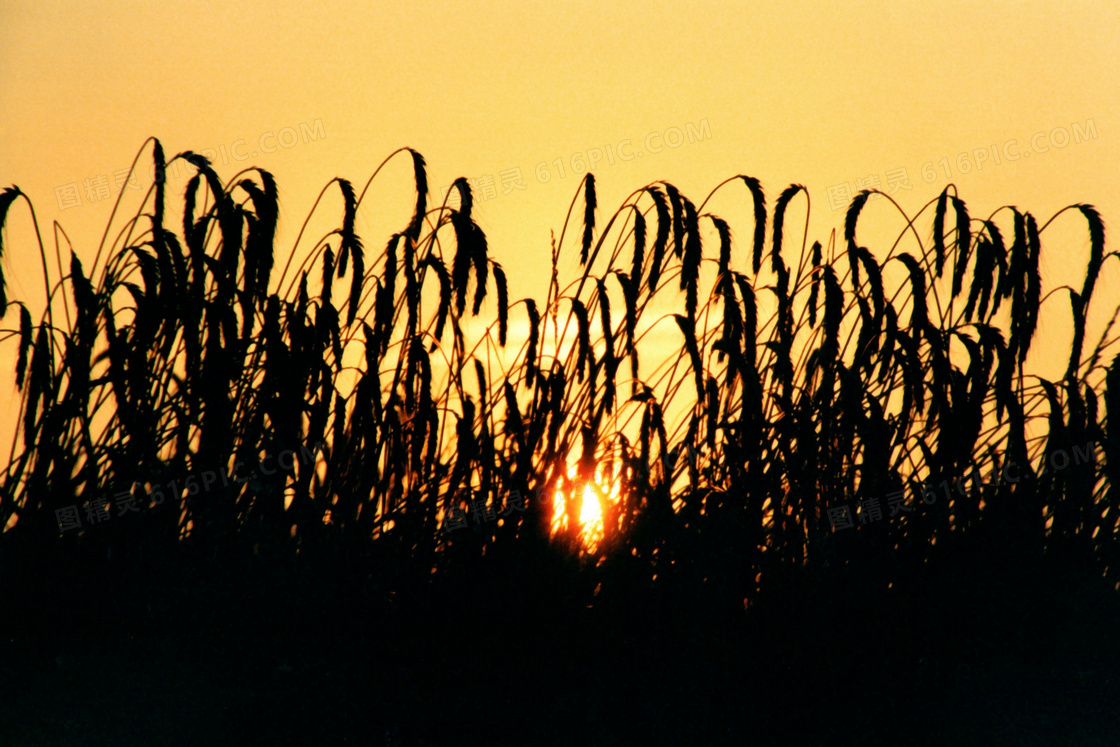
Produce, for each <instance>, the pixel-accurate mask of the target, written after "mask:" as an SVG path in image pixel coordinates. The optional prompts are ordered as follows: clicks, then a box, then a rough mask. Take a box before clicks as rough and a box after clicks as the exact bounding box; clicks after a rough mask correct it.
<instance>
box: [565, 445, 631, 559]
mask: <svg viewBox="0 0 1120 747" xmlns="http://www.w3.org/2000/svg"><path fill="white" fill-rule="evenodd" d="M615 473H616V469H608V468H607V467H605V466H604V464H602V463H600V464H599V465H597V466H596V468H595V474H594V477H593V481H592V482H590V483H586V484H584V485H583V486H582V489H581V486H580V485H579V483H578V475H579V464H578V463H577V462H569V464H568V467H567V470H566V473H565V478H566V479H564V480H562V481H561V483H560V486H559V487H558V488H557V490H556V492H555V494H554V495H553V509H552V523H551V527H552V535H553V536H554V537H555V536H556V535H557V534H561V533H564V532H566V531H567V530H568V503H567V502H568V500H574V499H575V498H576V497H577V496H578V499H579V507H578V511H579V531H578V537H579V541H580V544H581V546H582V548H583V550H585V551H586V552H589V553H592V552H595V550H596V549H598V547H599V543H600V542H602V540H603V536H604V524H603V508H604V505H603V504H604V503H607V504H609V505H617V504H618V502H619V496H620V495H621V490H620V479H619V476H618V475H617V474H615Z"/></svg>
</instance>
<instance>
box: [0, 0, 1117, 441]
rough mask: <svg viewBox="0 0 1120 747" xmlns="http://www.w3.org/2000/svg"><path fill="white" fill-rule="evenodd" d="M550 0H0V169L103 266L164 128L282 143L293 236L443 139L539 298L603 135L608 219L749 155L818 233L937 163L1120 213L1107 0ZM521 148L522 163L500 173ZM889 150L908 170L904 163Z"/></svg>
mask: <svg viewBox="0 0 1120 747" xmlns="http://www.w3.org/2000/svg"><path fill="white" fill-rule="evenodd" d="M556 5H557V4H555V3H543V2H529V3H526V2H516V3H514V2H501V3H493V2H471V3H448V2H439V3H435V2H426V1H420V2H408V3H400V4H395V5H389V4H386V3H373V4H370V3H346V2H317V3H306V2H303V3H298V4H297V3H291V2H269V3H255V2H242V3H238V4H236V5H230V6H224V5H223V6H221V7H217V6H215V7H210V4H209V3H201V2H197V1H196V2H191V3H170V2H159V3H151V2H149V3H138V2H117V3H111V4H110V3H69V2H45V1H30V2H24V1H11V0H9V1H8V2H5V3H3V4H0V81H2V82H0V186H8V185H12V184H15V185H18V186H19V187H20V188H21V189H22V190H23V191H24V192H26V193H27V194H29V195H30V196H31V197H32V200H33V201H34V204H35V206H36V210H37V211H38V217H39V222H40V226H41V228H42V230H43V233H44V239H45V240H47V241H48V242H50V241H52V238H51V236H52V234H51V229H50V226H51V224H52V222H53V221H55V220H58V221H59V222H60V223H61V224H62V226H63V227H64V228H65V230H66V232H67V233H68V235H69V236H70V237H71V239H72V240H73V242H74V245H75V250H76V251H77V253H78V256H79V257H80V258H82V259H83V261H85V262H86V263H87V266H88V264H89V262H91V261H92V258H93V255H94V253H95V252H96V247H97V244H98V242H99V241H100V239H101V235H102V233H103V231H104V230H105V226H106V224H107V222H108V220H109V215H110V211H111V208H112V203H113V201H114V199H115V198H116V193H117V188H116V186H117V185H116V174H115V172H117V171H119V170H122V169H126V168H127V167H128V165H129V164H130V162H131V160H132V158H133V156H134V155H135V153H136V151H137V149H138V148H139V147H140V146H141V144H142V143H143V142H144V140H145V139H146V138H147V137H149V136H151V135H155V136H157V137H159V138H160V139H161V140H162V141H163V143H164V147H165V149H166V151H167V152H168V154H169V155H170V154H173V153H178V152H180V151H183V150H188V149H193V150H195V151H199V152H203V151H205V150H206V149H213V151H214V155H215V157H214V159H213V160H214V161H215V163H216V165H217V167H218V171H219V173H220V174H221V175H222V176H223V177H226V178H228V177H230V176H232V175H233V174H234V173H235V172H236V171H237V170H240V169H241V168H243V167H245V166H247V165H257V166H260V167H262V168H265V169H267V170H269V171H271V172H272V173H273V174H274V175H275V176H276V177H277V180H278V182H279V185H280V189H281V210H282V213H281V227H280V232H279V236H278V246H279V247H280V248H286V247H288V246H290V244H291V242H292V240H293V239H294V237H295V233H296V231H298V228H299V225H300V223H301V222H302V220H303V218H304V217H305V216H306V214H307V212H308V211H309V209H310V207H311V204H312V202H313V201H314V199H315V196H316V195H317V194H318V192H319V190H320V189H321V188H322V186H323V185H324V184H325V183H326V182H327V181H329V180H330V179H331V178H332V177H334V176H342V177H346V178H348V179H350V180H351V181H353V182H355V183H364V182H365V180H366V179H367V178H368V176H369V175H370V174H371V172H372V171H373V169H374V168H375V167H376V166H377V164H378V163H380V161H381V160H382V159H383V158H384V157H385V156H387V155H388V154H389V153H390V152H392V151H393V150H395V149H396V148H399V147H401V146H405V145H409V146H412V147H414V148H416V149H417V150H419V151H420V152H421V153H423V154H424V156H425V157H426V158H427V160H428V163H429V166H430V180H431V183H432V187H433V189H436V188H439V187H445V186H446V185H448V184H450V182H451V181H452V180H453V179H454V178H455V177H457V176H466V177H469V178H472V179H479V180H480V181H478V182H476V183H475V186H476V191H477V192H478V196H477V197H476V203H475V215H476V219H477V220H478V222H479V223H480V225H481V226H482V228H483V229H484V230H485V231H486V233H487V235H488V237H489V241H490V246H491V248H492V252H493V256H494V257H495V258H496V259H498V260H499V261H500V262H502V263H503V265H504V266H505V267H506V269H507V272H508V273H509V276H510V285H511V288H510V295H511V298H513V299H516V298H520V297H523V296H528V295H532V296H536V297H538V298H542V299H543V297H544V295H545V291H546V286H547V279H548V235H549V229H550V228H556V229H559V227H560V224H561V223H562V221H563V218H564V214H565V212H566V210H567V208H568V204H569V202H570V201H571V199H572V196H573V194H574V193H575V191H576V188H577V186H578V184H579V180H580V177H581V174H578V173H573V172H574V171H577V170H578V169H579V168H580V164H581V163H583V162H586V161H588V160H590V159H592V158H595V155H596V149H598V151H599V152H601V154H602V155H601V157H600V160H599V161H598V163H597V165H596V168H595V174H596V178H597V181H598V186H599V204H600V206H601V208H602V213H603V218H604V220H605V218H606V217H607V216H609V214H610V213H611V212H613V211H614V209H615V208H616V207H617V206H618V205H619V204H620V202H621V201H622V200H623V199H624V198H625V197H626V195H628V194H630V193H631V192H632V191H633V190H635V189H637V188H639V187H641V186H642V185H644V184H646V183H648V182H651V181H654V180H658V179H665V180H668V181H671V182H673V183H674V184H676V185H677V186H679V187H680V188H681V190H682V191H683V192H684V193H685V194H686V195H689V196H690V197H692V198H693V199H694V201H696V202H697V203H698V202H699V201H700V200H702V199H703V197H704V196H705V195H706V194H707V193H708V191H709V190H710V189H712V188H713V187H715V185H716V184H718V183H719V182H720V181H722V180H723V179H725V178H727V177H730V176H733V175H735V174H737V173H745V174H749V175H753V176H756V177H758V178H759V179H761V181H762V183H763V185H764V187H765V188H766V191H767V194H768V197H769V203H770V204H771V205H772V204H773V200H774V198H776V196H777V194H778V192H779V191H780V190H781V189H782V188H784V187H785V186H786V185H787V184H789V183H791V182H799V183H802V184H805V185H806V186H807V187H808V188H809V191H810V193H811V195H812V199H813V214H812V219H811V224H810V241H812V240H813V239H814V238H817V239H820V240H822V241H824V240H826V239H827V235H828V231H829V230H831V229H832V228H833V227H835V226H839V225H840V224H841V222H842V219H843V210H842V209H834V208H836V207H837V206H838V205H840V204H845V203H846V201H844V200H841V202H840V203H833V202H831V200H834V199H837V198H838V197H842V196H843V195H844V189H845V186H844V185H846V188H847V189H849V190H851V191H852V192H853V193H854V192H855V191H856V190H858V189H859V188H860V187H861V186H874V185H875V180H878V186H880V187H881V188H882V189H884V190H888V189H889V188H891V187H893V188H894V190H895V194H894V196H895V199H897V200H898V201H899V202H900V203H901V204H902V205H903V206H904V208H906V209H907V210H908V211H909V212H911V213H914V212H917V211H918V210H919V209H920V208H921V206H922V205H923V204H924V203H925V202H926V201H928V200H929V199H931V198H933V197H935V196H936V195H937V194H938V193H939V192H940V191H941V190H942V189H943V188H944V186H945V185H946V183H948V181H949V180H950V179H949V178H947V176H946V169H948V170H949V174H950V175H951V180H952V181H954V182H955V183H956V184H957V185H958V187H959V189H960V193H961V196H962V197H963V198H964V199H965V201H966V202H967V203H968V205H969V208H970V210H971V212H972V213H973V215H974V216H986V215H987V214H988V213H990V212H992V211H993V210H995V209H996V208H998V207H999V206H1001V205H1004V204H1015V205H1018V206H1019V207H1021V208H1023V209H1028V210H1031V211H1032V212H1033V213H1035V214H1036V215H1039V216H1042V217H1043V218H1044V219H1045V218H1048V217H1049V216H1050V215H1051V214H1052V213H1054V212H1055V211H1056V210H1058V209H1059V208H1061V207H1063V206H1065V205H1067V204H1070V203H1074V202H1090V203H1093V204H1095V205H1097V206H1098V207H1099V208H1100V210H1101V212H1102V214H1103V215H1104V218H1105V221H1106V224H1108V226H1109V227H1110V228H1111V226H1112V224H1113V221H1114V220H1115V219H1116V217H1117V216H1120V190H1118V187H1120V168H1118V167H1120V137H1118V135H1117V133H1118V132H1120V96H1117V93H1118V91H1117V82H1116V81H1117V80H1118V78H1117V75H1116V73H1117V72H1118V71H1117V61H1118V60H1120V55H1118V54H1117V52H1118V51H1120V50H1118V48H1117V41H1116V40H1117V39H1120V6H1118V5H1117V4H1115V3H1112V2H1093V3H1087V2H1080V3H1064V4H1062V6H1063V7H1059V6H1058V5H1057V4H1051V3H1024V2H1016V3H1008V4H1002V5H1000V6H999V7H989V6H988V5H987V4H985V3H979V2H976V3H960V2H942V3H937V4H933V3H923V4H917V3H897V2H895V3H887V2H863V3H849V2H845V3H839V2H815V3H805V2H785V3H774V4H765V5H763V4H757V5H750V4H737V3H726V2H718V3H717V2H697V3H689V4H687V5H686V4H677V5H669V4H666V3H658V2H650V1H648V0H647V1H645V2H641V3H632V2H615V3H610V4H600V3H588V2H570V3H566V4H563V5H562V7H556ZM689 134H691V135H692V136H693V137H692V142H689V137H688V136H689ZM678 138H680V139H679V140H678ZM627 141H628V145H626V146H625V147H624V148H623V149H622V151H623V153H619V152H618V151H619V145H620V144H621V143H624V142H627ZM674 143H676V144H677V145H676V147H671V146H673V145H674ZM608 146H609V149H610V151H611V157H609V158H608V156H607V150H608ZM639 153H640V155H639ZM997 154H998V158H999V162H998V163H997V162H996V158H997ZM623 155H629V156H630V158H629V159H628V160H624V158H623ZM1012 156H1017V158H1012ZM242 158H243V159H245V160H241V159H242ZM942 159H944V160H942ZM978 160H979V161H981V162H980V164H979V167H977V161H978ZM403 165H404V162H403V161H402V163H401V164H398V166H402V167H403ZM923 166H926V168H925V169H923ZM969 167H971V168H969ZM145 168H146V167H145ZM966 168H968V169H969V171H968V173H967V174H964V173H961V172H962V171H963V170H965V169H966ZM518 169H519V170H520V176H521V180H522V184H523V186H524V189H516V188H514V186H513V184H512V183H508V180H509V179H510V178H511V177H515V176H516V175H517V171H516V170H518ZM561 170H563V171H561ZM900 170H905V172H904V175H905V177H906V178H907V179H908V180H909V184H910V187H911V188H910V189H905V188H903V187H902V186H901V185H899V184H897V183H895V182H896V180H897V179H898V178H899V177H901V176H903V172H902V171H900ZM407 173H408V170H407V169H406V168H398V169H396V170H391V173H390V174H389V175H388V179H387V181H386V182H385V184H383V185H380V189H379V190H378V191H377V192H375V194H377V195H378V196H379V199H381V200H382V201H383V202H380V203H376V205H377V206H376V207H375V208H374V209H373V210H372V211H371V213H369V214H367V217H366V218H365V220H367V221H368V222H367V224H366V226H365V230H366V232H367V234H377V233H378V232H379V231H380V230H382V229H383V228H385V227H386V226H387V227H388V229H389V230H393V229H395V228H399V227H401V226H403V224H404V223H405V222H406V221H407V219H408V207H407V201H408V200H410V199H411V198H410V197H409V196H408V195H407V189H408V187H407V186H406V185H405V183H404V181H403V180H402V177H403V176H404V175H407ZM546 176H547V181H544V180H545V177H546ZM102 177H103V178H104V182H102V183H101V184H102V186H100V187H99V186H98V182H100V180H101V178H102ZM487 177H489V178H491V179H492V180H493V193H492V195H490V194H487V192H488V188H487V187H486V178H487ZM503 179H505V180H506V181H507V183H505V184H503ZM394 180H395V181H394ZM857 180H864V181H857ZM68 185H69V188H68ZM144 186H145V188H146V186H147V183H145V184H144ZM503 187H504V189H503ZM99 190H100V192H99ZM504 191H508V193H503V192H504ZM106 192H108V195H109V196H108V197H107V196H106ZM126 194H128V196H130V197H132V196H134V195H135V194H139V193H138V192H137V193H128V192H127V191H126ZM394 195H396V196H397V197H398V198H399V197H400V196H402V195H403V196H404V199H405V203H404V204H403V206H402V205H401V204H399V203H400V200H399V199H397V200H395V201H394V200H393V199H392V198H393V196H394ZM441 196H442V195H439V196H437V199H438V197H441ZM75 197H77V198H78V199H79V200H80V204H76V203H75ZM739 197H743V195H741V194H740V195H738V197H736V198H735V199H727V200H723V201H721V202H720V203H719V208H718V209H717V212H719V211H720V210H722V209H724V208H725V207H726V209H727V210H729V211H732V212H731V213H730V214H728V215H726V216H725V217H727V218H728V219H729V220H730V221H731V223H732V229H733V231H735V230H736V229H738V230H737V232H736V236H745V235H749V234H748V230H749V222H745V219H746V217H747V216H748V215H749V213H748V212H747V208H746V202H745V197H744V198H743V200H742V201H741V204H740V203H737V202H736V199H739ZM130 204H132V203H130ZM330 209H331V210H337V209H338V208H337V206H332V207H331V208H330ZM875 210H876V208H874V207H869V208H868V211H867V212H866V214H865V218H864V219H865V220H867V221H870V222H872V223H873V222H875V221H876V217H875V216H876V215H879V216H880V220H885V221H887V223H886V224H887V225H889V227H890V230H889V233H891V234H892V235H893V234H897V233H898V230H899V226H897V225H896V223H891V222H890V221H894V220H895V219H894V218H883V217H882V216H889V213H888V212H886V211H885V210H884V211H883V212H881V213H878V214H877V213H876V212H875ZM734 211H741V212H738V213H735V212H734ZM16 212H17V213H18V214H17V215H15V216H14V217H13V218H10V224H11V225H10V228H9V229H8V230H7V236H6V242H5V257H4V258H3V262H4V268H5V272H6V273H7V276H8V285H9V295H10V296H13V297H15V298H18V299H20V300H25V299H26V300H29V301H31V302H32V303H33V305H34V304H35V303H38V304H40V306H41V303H42V300H41V299H42V291H41V280H40V279H39V274H38V272H39V271H38V256H37V251H36V249H35V246H34V245H33V244H32V243H31V240H30V236H29V234H28V233H27V225H28V223H27V220H26V218H25V217H24V215H25V211H23V210H22V208H20V209H18V210H17V211H16ZM133 212H135V206H133V207H132V209H131V210H126V214H127V215H131V214H132V213H133ZM798 214H799V215H801V214H803V213H801V212H799V213H798ZM800 220H801V219H800V218H798V221H800ZM382 223H383V224H384V225H382ZM861 225H862V224H861ZM362 228H363V226H362V225H359V230H362ZM1073 229H1074V230H1072V231H1069V232H1067V233H1065V234H1058V233H1057V232H1055V233H1054V234H1046V235H1044V237H1043V239H1044V241H1043V243H1044V252H1043V268H1044V272H1045V273H1046V275H1045V279H1046V280H1047V284H1048V286H1049V287H1053V286H1054V285H1057V284H1060V283H1062V282H1074V281H1075V280H1076V281H1077V282H1080V277H1081V276H1082V275H1083V263H1084V258H1085V257H1086V256H1087V238H1086V236H1085V232H1084V229H1083V225H1082V224H1077V223H1076V222H1075V221H1074V225H1073ZM799 232H800V228H799V230H798V233H799ZM367 243H369V244H371V245H375V242H373V241H369V242H367ZM1047 246H1052V247H1054V248H1053V249H1052V250H1051V251H1050V253H1049V256H1047V251H1046V249H1045V247H1047ZM872 248H873V249H874V247H872ZM742 250H745V246H744V248H743V249H742ZM573 256H574V255H569V260H568V262H567V265H568V266H569V267H571V266H574V260H573V259H572V257H573ZM1066 257H1068V258H1069V259H1066ZM1111 264H1115V263H1111ZM1114 270H1115V268H1114V267H1110V270H1109V272H1106V273H1105V274H1104V275H1103V276H1102V284H1103V286H1099V287H1101V290H1100V291H1098V292H1099V293H1100V294H1101V295H1102V296H1104V295H1105V294H1109V295H1110V296H1111V299H1110V300H1112V301H1113V303H1112V304H1111V305H1110V304H1108V303H1105V302H1103V301H1101V302H1099V303H1098V304H1095V305H1096V307H1097V310H1098V312H1102V311H1103V310H1104V309H1105V307H1108V308H1109V310H1111V308H1113V307H1114V305H1115V299H1116V298H1117V297H1120V293H1117V291H1116V286H1115V282H1116V279H1117V273H1116V272H1115V271H1114ZM1109 284H1112V287H1111V288H1110V287H1109ZM1044 291H1045V289H1044ZM5 321H6V322H7V323H9V324H10V322H11V319H10V318H9V319H7V320H5ZM1058 326H1060V324H1059V325H1058ZM1091 327H1092V325H1091ZM1046 331H1047V330H1046V326H1045V323H1044V325H1043V328H1042V330H1041V332H1040V334H1044V333H1046ZM1089 341H1092V342H1095V339H1093V338H1092V337H1090V340H1087V342H1089ZM13 350H14V347H13V345H12V344H11V343H8V344H7V346H6V347H4V346H0V367H2V370H0V388H3V389H4V391H14V388H13V381H14V375H13V374H12V373H11V369H12V361H14V354H13ZM9 399H10V398H9ZM3 401H6V400H5V398H4V397H0V402H3ZM9 404H10V403H9ZM3 412H7V413H8V417H13V416H14V414H15V410H14V409H12V407H9V408H8V409H7V410H6V411H5V410H4V409H3V408H2V407H0V413H3ZM4 430H5V431H7V430H9V429H7V428H5V429H4ZM6 438H7V433H4V434H2V435H0V439H6Z"/></svg>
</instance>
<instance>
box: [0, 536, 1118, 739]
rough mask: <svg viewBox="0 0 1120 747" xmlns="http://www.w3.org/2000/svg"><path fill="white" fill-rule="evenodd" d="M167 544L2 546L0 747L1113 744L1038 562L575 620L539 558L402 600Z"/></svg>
mask: <svg viewBox="0 0 1120 747" xmlns="http://www.w3.org/2000/svg"><path fill="white" fill-rule="evenodd" d="M188 553H189V551H188V550H184V556H183V557H178V558H176V557H172V558H166V559H164V560H163V561H159V562H157V561H149V562H145V561H144V559H143V558H139V557H137V556H135V555H133V556H131V557H122V556H124V555H126V553H123V552H118V553H117V557H116V558H115V559H106V558H104V557H96V558H94V557H84V556H82V554H81V553H80V552H76V553H75V554H70V555H67V554H66V553H57V552H56V553H55V554H54V555H48V554H47V553H46V551H43V552H39V553H38V554H37V555H36V554H35V553H30V554H23V555H22V556H20V557H19V559H18V561H17V560H16V557H17V555H18V554H17V553H14V552H12V551H11V549H10V548H9V551H8V553H7V554H6V555H5V556H4V558H3V560H4V562H3V569H4V588H3V590H2V591H3V596H2V597H0V599H2V600H3V604H4V610H3V623H2V625H3V632H4V637H3V640H2V647H0V667H2V671H0V703H2V705H0V745H12V746H13V747H14V746H27V747H32V746H36V747H37V746H39V745H66V746H69V745H211V744H231V745H234V744H244V745H413V744H430V745H459V744H488V745H490V744H493V745H498V744H529V745H628V744H638V745H644V744H696V745H704V744H739V745H741V744H764V745H768V744H775V745H776V744H782V745H857V744H906V745H922V744H931V745H941V744H951V745H958V744H964V745H970V744H975V745H1052V744H1053V745H1062V744H1070V745H1083V746H1088V745H1101V746H1102V747H1103V746H1106V745H1107V746H1109V747H1111V746H1112V745H1116V744H1120V705H1118V703H1120V626H1118V623H1120V595H1118V594H1117V593H1116V592H1115V591H1114V590H1113V589H1112V588H1111V586H1106V585H1104V583H1103V582H1097V581H1094V580H1092V578H1091V576H1090V574H1089V573H1086V572H1085V571H1084V569H1082V568H1080V567H1079V566H1077V565H1076V564H1073V563H1070V562H1065V563H1060V562H1058V561H1056V560H1053V559H1051V558H1047V559H1046V560H1045V562H1043V561H1041V560H1036V561H1033V562H1031V561H1025V560H1021V559H1019V560H1012V559H1011V558H1010V557H1007V556H1003V555H1001V553H1000V552H997V551H994V550H991V551H989V552H987V553H986V554H984V555H982V556H981V555H968V554H961V555H960V556H957V557H954V556H950V555H949V554H948V553H945V554H943V555H942V556H941V557H940V558H938V559H936V562H934V563H931V564H929V565H925V566H923V567H922V568H921V569H920V570H917V571H915V572H913V573H911V574H908V578H907V579H903V580H899V581H898V582H897V583H895V584H894V585H893V587H892V588H891V589H890V590H889V591H888V590H886V589H883V588H877V587H876V586H875V585H874V583H873V582H868V581H865V580H863V579H864V576H862V575H860V574H858V573H856V572H854V571H845V572H842V573H839V574H837V575H835V576H833V577H830V578H827V579H825V578H816V579H814V578H808V577H801V578H797V579H792V580H790V581H789V582H788V583H786V584H784V585H783V589H782V591H781V592H780V593H779V592H771V593H770V594H769V595H768V596H767V597H765V598H763V599H761V600H760V601H759V602H758V603H757V604H756V605H755V606H753V607H752V609H751V610H750V613H744V612H743V611H742V609H741V607H740V608H739V610H737V611H732V610H729V609H717V608H716V606H715V605H714V604H712V603H711V602H710V601H704V600H703V599H701V598H699V597H698V596H697V595H696V594H695V592H694V590H689V589H687V588H680V589H678V590H676V591H673V590H671V589H665V590H659V591H647V590H637V591H636V590H634V589H633V588H626V587H625V585H621V586H620V588H619V589H618V590H617V591H616V592H614V593H613V596H612V592H611V590H609V589H606V588H604V590H603V592H602V593H601V594H600V595H599V596H598V597H593V598H594V599H595V600H596V604H595V606H594V607H593V608H588V607H587V605H586V604H585V602H586V598H585V597H583V596H582V594H581V592H579V591H577V589H580V588H583V587H582V586H581V584H582V583H583V580H582V579H581V578H580V576H579V574H578V573H577V572H576V571H574V570H573V569H572V568H570V567H566V566H565V565H564V564H563V563H562V562H559V561H556V560H555V559H553V560H552V561H541V562H538V563H536V564H534V565H531V566H530V565H528V564H515V563H507V562H506V561H504V560H499V559H495V558H489V559H488V558H482V559H479V560H476V561H471V562H469V563H466V562H465V563H462V564H460V565H459V566H458V567H453V568H451V569H450V570H448V571H446V572H443V573H441V574H440V575H439V576H438V581H436V582H433V583H432V584H428V585H424V586H422V585H421V584H416V583H413V584H410V585H404V586H400V585H399V584H396V583H393V582H390V581H389V580H388V579H389V578H390V577H394V578H399V577H400V575H399V574H400V573H402V571H401V570H400V569H399V568H394V567H393V566H391V565H387V566H385V567H386V568H392V570H391V571H386V572H381V571H378V572H377V573H374V574H372V575H371V576H366V575H365V574H363V573H360V572H355V571H353V570H352V569H353V568H355V567H367V568H379V567H380V566H378V561H376V560H373V559H370V558H368V557H367V558H364V559H362V560H360V561H358V562H355V561H354V559H353V558H349V559H340V558H331V557H323V558H320V559H319V560H302V559H301V561H300V563H299V564H295V563H292V562H291V561H280V560H276V559H273V560H265V559H262V558H260V557H253V556H251V555H250V554H248V553H246V554H244V555H243V556H242V557H239V558H225V559H215V558H212V557H211V558H200V557H192V556H190V555H189V554H188ZM301 557H307V556H306V555H305V556H301ZM394 574H396V575H394ZM394 586H400V588H411V589H413V592H412V593H411V594H409V595H405V594H403V593H400V592H394V591H391V590H390V588H391V587H394Z"/></svg>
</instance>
